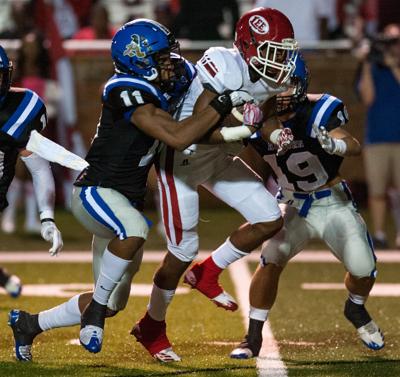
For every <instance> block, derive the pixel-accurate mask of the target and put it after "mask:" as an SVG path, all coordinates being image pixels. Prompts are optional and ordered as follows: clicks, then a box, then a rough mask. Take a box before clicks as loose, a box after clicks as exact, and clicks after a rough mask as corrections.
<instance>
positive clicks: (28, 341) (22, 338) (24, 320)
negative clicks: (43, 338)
mask: <svg viewBox="0 0 400 377" xmlns="http://www.w3.org/2000/svg"><path fill="white" fill-rule="evenodd" d="M8 325H9V326H10V327H11V329H12V331H13V335H14V342H15V357H16V358H17V360H19V361H31V360H32V353H31V349H32V343H33V340H34V339H35V337H36V335H38V334H39V333H41V332H42V330H41V329H40V327H39V323H38V316H37V315H31V314H29V313H27V312H24V311H20V310H15V309H13V310H11V311H10V313H9V314H8Z"/></svg>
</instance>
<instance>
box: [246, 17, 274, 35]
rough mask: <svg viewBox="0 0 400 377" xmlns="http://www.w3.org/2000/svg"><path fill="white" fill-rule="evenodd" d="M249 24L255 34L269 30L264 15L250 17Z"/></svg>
mask: <svg viewBox="0 0 400 377" xmlns="http://www.w3.org/2000/svg"><path fill="white" fill-rule="evenodd" d="M249 26H250V27H251V28H252V29H253V31H255V32H256V33H257V34H267V33H268V31H269V25H268V22H267V20H266V19H265V18H264V17H261V16H258V15H255V16H251V17H250V20H249Z"/></svg>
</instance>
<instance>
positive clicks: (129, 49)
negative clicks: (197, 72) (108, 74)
mask: <svg viewBox="0 0 400 377" xmlns="http://www.w3.org/2000/svg"><path fill="white" fill-rule="evenodd" d="M175 50H177V51H179V43H178V42H177V41H176V39H175V37H174V36H173V35H172V33H171V32H170V31H169V30H168V29H167V28H166V27H164V26H163V25H161V24H159V23H158V22H156V21H152V20H148V19H145V18H140V19H137V20H134V21H131V22H128V23H126V24H125V25H124V26H122V27H121V28H120V29H119V30H118V31H117V32H116V34H115V35H114V38H113V39H112V43H111V57H112V59H113V61H114V66H115V70H116V71H117V72H118V73H127V74H131V75H133V76H136V77H142V78H144V79H146V80H149V81H153V80H155V79H156V78H157V77H159V75H160V67H159V62H158V61H157V58H158V57H159V55H160V54H163V53H168V52H172V51H175Z"/></svg>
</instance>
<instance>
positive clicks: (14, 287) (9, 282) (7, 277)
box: [0, 267, 22, 298]
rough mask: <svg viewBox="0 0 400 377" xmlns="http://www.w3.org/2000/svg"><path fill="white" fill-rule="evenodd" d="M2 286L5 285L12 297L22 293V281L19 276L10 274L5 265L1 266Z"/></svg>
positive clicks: (0, 284)
mask: <svg viewBox="0 0 400 377" xmlns="http://www.w3.org/2000/svg"><path fill="white" fill-rule="evenodd" d="M0 287H3V288H4V289H5V290H6V292H7V293H8V294H9V295H10V296H11V297H14V298H16V297H18V296H19V295H20V294H21V290H22V283H21V280H20V278H19V277H18V276H16V275H12V274H10V273H9V272H8V271H7V270H6V269H5V268H4V267H0Z"/></svg>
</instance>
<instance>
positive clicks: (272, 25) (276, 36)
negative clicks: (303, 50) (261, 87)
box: [234, 8, 298, 85]
mask: <svg viewBox="0 0 400 377" xmlns="http://www.w3.org/2000/svg"><path fill="white" fill-rule="evenodd" d="M234 45H235V46H236V48H237V49H238V50H239V52H240V54H241V55H242V57H243V59H244V60H245V61H246V63H247V64H248V65H249V66H251V67H252V68H253V69H254V70H255V71H256V72H257V73H258V74H259V75H260V76H261V77H263V78H265V79H267V80H270V81H272V82H274V83H277V84H279V85H280V84H283V83H285V82H286V81H287V80H288V79H289V78H290V75H291V73H292V72H293V70H294V69H295V67H296V64H295V61H296V56H297V53H298V46H297V42H296V40H295V39H294V32H293V26H292V24H291V22H290V21H289V19H288V18H287V17H286V16H285V15H284V14H283V13H282V12H280V11H279V10H277V9H272V8H256V9H253V10H251V11H249V12H247V13H245V14H244V15H243V16H242V17H241V18H240V19H239V21H238V23H237V25H236V35H235V42H234Z"/></svg>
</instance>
